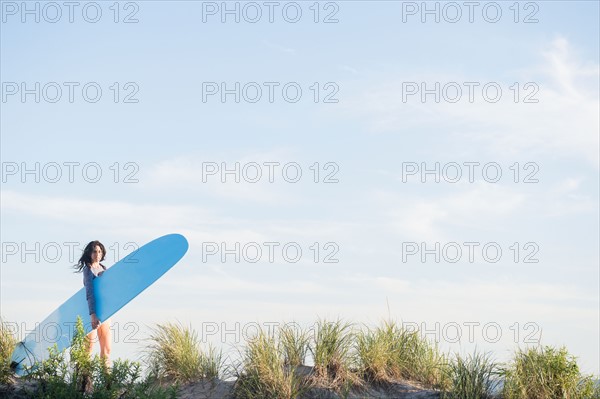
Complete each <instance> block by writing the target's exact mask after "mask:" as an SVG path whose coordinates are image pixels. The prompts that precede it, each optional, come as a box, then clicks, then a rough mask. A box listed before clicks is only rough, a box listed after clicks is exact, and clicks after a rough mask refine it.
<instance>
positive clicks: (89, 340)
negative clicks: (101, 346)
mask: <svg viewBox="0 0 600 399" xmlns="http://www.w3.org/2000/svg"><path fill="white" fill-rule="evenodd" d="M86 338H87V343H88V354H89V355H90V356H92V352H93V351H94V342H96V341H97V340H98V334H97V332H96V330H92V331H90V332H89V334H88V335H87V336H86Z"/></svg>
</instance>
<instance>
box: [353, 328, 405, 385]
mask: <svg viewBox="0 0 600 399" xmlns="http://www.w3.org/2000/svg"><path fill="white" fill-rule="evenodd" d="M399 337H400V335H399V334H398V330H397V326H396V325H395V324H393V323H385V324H384V325H383V326H381V327H378V328H376V329H370V328H367V329H366V330H363V331H360V332H359V333H358V334H357V336H356V352H357V357H358V364H359V366H358V367H359V374H360V376H361V378H363V380H365V381H366V382H368V383H371V384H385V383H390V382H393V381H395V380H397V379H399V378H400V377H401V376H402V367H401V363H400V362H399V360H400V354H401V352H400V345H399V342H398V338H399Z"/></svg>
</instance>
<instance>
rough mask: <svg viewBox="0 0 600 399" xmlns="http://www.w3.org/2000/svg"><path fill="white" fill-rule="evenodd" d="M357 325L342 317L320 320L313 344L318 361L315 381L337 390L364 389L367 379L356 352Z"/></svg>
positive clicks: (315, 368)
mask: <svg viewBox="0 0 600 399" xmlns="http://www.w3.org/2000/svg"><path fill="white" fill-rule="evenodd" d="M352 327H353V325H352V324H350V323H346V322H343V321H342V320H339V319H338V320H336V321H327V320H319V321H318V322H317V323H316V325H315V331H314V335H313V339H312V343H311V345H310V347H309V348H310V352H311V353H312V357H313V361H314V369H313V374H312V376H311V380H312V383H313V384H315V385H316V386H319V387H323V388H330V389H334V390H336V391H348V390H349V389H351V388H360V387H361V386H362V385H363V380H362V379H361V378H360V376H359V374H358V371H357V370H358V367H357V364H356V363H357V362H356V356H355V354H354V353H353V349H354V340H355V333H354V332H353V331H352Z"/></svg>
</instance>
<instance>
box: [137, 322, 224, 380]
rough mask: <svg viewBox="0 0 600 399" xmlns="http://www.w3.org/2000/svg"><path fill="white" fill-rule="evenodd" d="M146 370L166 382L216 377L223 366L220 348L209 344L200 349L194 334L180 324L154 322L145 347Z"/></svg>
mask: <svg viewBox="0 0 600 399" xmlns="http://www.w3.org/2000/svg"><path fill="white" fill-rule="evenodd" d="M145 360H146V363H147V364H148V365H149V368H150V370H151V371H150V373H151V374H152V375H153V376H154V377H155V378H156V379H157V380H159V381H161V382H166V383H191V382H195V381H198V380H201V379H212V378H218V377H219V375H220V373H221V370H222V368H223V360H222V355H221V352H217V351H216V350H215V349H214V348H213V347H211V346H209V348H208V350H207V351H206V353H205V352H203V351H202V350H201V348H200V341H199V339H198V334H197V332H196V331H194V330H193V329H192V328H191V327H184V326H182V325H180V324H173V323H166V324H158V325H157V326H156V327H155V328H152V333H151V335H150V337H149V338H148V344H147V346H146V350H145Z"/></svg>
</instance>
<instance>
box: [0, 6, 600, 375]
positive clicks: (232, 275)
mask: <svg viewBox="0 0 600 399" xmlns="http://www.w3.org/2000/svg"><path fill="white" fill-rule="evenodd" d="M7 3H10V2H2V6H3V7H6V4H7ZM18 3H19V4H20V2H18ZM220 3H221V2H218V4H220ZM433 3H434V2H429V3H428V4H430V5H431V4H433ZM488 3H489V2H488ZM525 3H526V2H521V3H519V7H520V10H521V14H520V18H523V17H524V14H526V13H527V12H529V11H531V10H533V8H529V9H527V10H524V7H525ZM30 4H32V3H30ZM41 4H43V3H41ZM99 4H101V7H102V9H103V17H102V18H101V20H100V22H98V23H97V24H89V23H86V22H85V21H83V20H82V19H81V18H80V14H76V18H77V19H76V21H75V22H74V23H73V24H69V23H68V22H66V21H59V22H58V23H56V24H50V23H47V22H40V23H39V24H36V23H33V22H32V21H29V22H26V23H21V22H20V19H19V18H18V16H12V15H5V14H3V16H4V17H6V22H3V23H2V25H1V38H0V45H1V60H0V67H1V75H2V76H1V80H2V82H3V83H5V82H17V83H20V82H28V83H29V84H33V82H42V85H43V84H45V83H47V82H59V83H62V82H81V84H82V85H83V84H85V83H86V82H98V83H99V84H100V85H101V87H102V88H103V90H104V92H103V94H104V95H103V97H102V99H101V100H100V101H99V102H98V103H94V104H90V103H86V102H85V101H83V100H82V98H81V97H80V96H79V97H76V99H75V102H74V103H69V102H68V101H66V100H64V99H63V100H61V101H59V102H58V103H56V104H51V103H47V102H44V101H42V102H40V103H39V104H36V103H35V102H33V101H32V100H31V98H32V97H28V101H27V102H25V103H22V102H20V101H19V98H18V97H15V96H13V97H9V99H8V100H7V101H6V102H3V103H1V106H2V111H1V112H2V114H1V116H2V120H1V122H0V123H1V125H0V127H1V131H2V137H1V147H2V148H1V150H0V151H1V156H2V162H3V165H4V166H5V167H6V165H7V163H8V162H16V163H17V164H20V163H21V162H26V163H27V165H30V166H31V165H33V163H35V162H40V163H41V165H44V164H46V163H48V162H57V163H59V164H62V163H64V162H81V163H85V162H97V163H98V164H99V165H100V166H101V168H102V171H103V178H102V179H101V181H100V182H98V183H96V184H90V183H87V182H85V181H84V180H83V179H82V178H81V175H76V179H75V180H76V181H75V182H74V183H69V182H67V181H66V178H63V180H62V181H60V182H58V183H56V184H51V183H47V182H44V181H42V182H40V183H39V184H36V183H33V182H32V181H31V177H29V181H28V182H26V183H22V182H21V181H20V178H18V177H15V176H7V177H6V183H4V182H3V184H2V203H1V212H2V215H1V216H2V222H1V233H2V243H3V245H4V247H3V251H4V249H5V246H6V245H9V244H7V243H12V242H16V243H21V242H26V243H27V244H28V245H29V246H30V247H31V246H33V245H34V243H35V242H40V243H41V246H42V247H43V246H44V245H45V244H47V243H49V242H58V243H63V242H81V243H87V242H88V241H90V240H92V239H100V240H101V241H103V242H105V243H107V245H112V244H114V243H119V245H120V246H121V247H122V246H123V245H124V243H126V242H129V241H132V242H137V243H140V244H142V243H144V242H147V241H149V240H151V239H153V238H155V237H157V236H160V235H163V234H167V233H171V232H179V233H182V234H184V235H185V236H186V237H187V238H188V240H189V241H190V245H191V247H190V251H189V253H188V255H187V256H186V257H185V258H184V259H183V260H182V262H181V263H180V264H178V265H177V266H176V267H175V268H174V269H173V270H172V271H171V272H169V274H167V275H166V276H165V277H164V278H163V279H161V280H160V281H158V282H157V283H156V284H155V285H154V286H153V287H151V288H150V289H149V290H148V291H146V292H145V293H143V294H142V295H141V296H140V297H138V298H137V299H136V300H134V301H133V302H132V303H131V304H130V305H128V306H127V307H126V308H124V309H123V310H122V311H121V312H120V313H118V314H117V315H116V316H115V317H114V320H115V321H118V322H120V323H121V324H123V323H126V322H133V323H137V324H139V325H140V326H142V327H141V329H140V331H139V337H143V336H145V334H146V332H147V330H146V328H145V327H143V325H146V324H153V323H156V322H162V321H167V320H169V321H172V320H175V319H178V320H181V321H183V322H185V323H192V325H194V326H195V327H196V328H198V329H199V330H202V328H203V327H202V326H203V324H202V323H208V322H211V323H212V322H216V323H221V322H226V323H230V324H231V323H235V322H240V323H242V322H253V321H262V322H265V321H281V320H286V321H287V320H297V321H300V322H303V323H312V322H314V321H315V320H316V319H317V317H318V316H328V317H337V316H340V317H344V318H347V319H350V320H354V321H356V322H359V323H361V322H364V323H370V324H374V323H377V322H378V321H379V320H380V319H382V318H384V317H387V314H388V308H387V303H388V302H389V306H390V312H391V315H392V316H393V317H395V318H397V319H402V320H405V321H412V322H418V323H420V322H427V323H435V322H458V323H465V322H479V323H481V324H482V325H483V324H485V323H488V322H497V323H499V324H500V325H501V326H502V328H503V336H502V339H501V340H500V341H499V342H498V343H486V342H485V340H484V339H482V338H481V335H479V336H476V338H478V339H476V343H477V345H478V347H479V348H483V349H485V350H492V351H493V352H494V354H495V355H496V356H497V357H498V358H499V359H505V358H506V357H507V355H508V353H509V351H510V350H512V349H514V348H515V343H514V342H513V340H512V338H513V337H512V336H511V334H513V331H512V330H510V329H509V327H510V326H513V325H514V323H515V322H519V323H520V324H521V332H523V331H524V330H523V329H522V325H523V324H524V323H526V322H533V323H536V324H537V325H539V326H540V327H541V329H542V331H543V333H542V343H546V344H552V345H563V344H564V345H567V347H568V348H569V349H570V350H571V351H572V352H573V353H574V354H575V355H577V356H578V357H580V359H581V362H582V365H583V367H584V369H585V370H586V371H588V372H594V373H596V374H597V373H599V370H600V366H599V365H598V360H597V359H598V358H599V357H600V356H599V355H600V352H599V351H600V349H599V347H598V345H599V344H598V335H599V314H598V307H599V286H598V282H599V275H598V265H599V258H598V242H599V240H600V237H599V236H598V216H599V215H598V118H599V112H598V105H599V101H598V77H599V69H598V68H599V55H598V48H599V42H598V40H599V39H598V38H599V36H600V34H599V24H598V14H599V6H598V2H593V1H589V2H566V1H552V2H549V1H541V2H535V3H534V4H536V5H537V7H538V11H537V13H536V15H535V17H536V18H537V19H538V20H539V22H538V23H533V24H524V23H514V22H513V20H512V19H513V11H512V10H511V9H510V8H509V7H511V5H512V4H513V2H498V4H500V7H501V9H502V11H503V14H502V18H501V19H500V21H499V22H498V23H496V24H491V23H488V22H485V21H484V20H483V18H482V17H481V13H477V10H476V13H475V22H474V23H469V22H468V21H466V15H464V16H463V18H464V19H465V20H461V21H460V22H458V23H455V24H452V23H448V22H440V23H434V22H433V21H431V20H430V21H429V22H426V23H421V22H420V20H419V18H418V16H413V17H408V20H407V22H406V23H403V22H402V7H403V4H402V2H393V1H386V2H359V1H355V2H348V1H346V2H336V3H335V4H337V6H338V8H339V10H338V11H337V13H336V17H337V19H338V20H339V22H338V23H333V24H324V23H317V24H315V23H314V22H312V17H313V15H312V11H311V9H310V8H309V7H310V6H311V5H312V4H313V2H302V3H299V4H300V5H301V7H302V10H303V17H302V19H301V20H300V22H298V23H296V24H290V23H287V22H285V21H284V20H283V19H282V18H281V14H276V21H275V22H274V23H272V24H270V23H268V22H259V23H256V24H250V23H245V22H241V23H238V24H236V23H221V22H220V20H219V19H218V17H212V18H210V17H209V19H208V22H207V23H203V22H202V2H191V1H190V2H159V1H156V2H154V1H153V2H150V1H146V2H137V3H136V4H137V5H138V6H139V11H138V12H137V13H136V17H137V18H138V19H139V22H138V23H135V24H123V23H117V24H115V23H113V22H112V16H113V15H112V11H111V10H110V9H109V6H110V5H111V4H112V2H107V3H99ZM122 4H123V3H122ZM229 4H233V2H230V3H229ZM240 4H241V5H243V4H244V3H240ZM259 4H262V3H260V2H259ZM281 4H284V2H281ZM324 4H325V3H321V6H323V7H324ZM419 4H421V2H417V5H419ZM439 4H440V7H443V6H444V5H445V4H446V3H439ZM459 4H462V3H461V2H459ZM481 4H486V3H485V2H482V3H481ZM404 6H406V4H405V5H404ZM3 10H5V8H3ZM130 10H131V9H130ZM329 10H331V9H329ZM121 11H122V12H123V10H121ZM321 11H322V12H323V10H321ZM463 11H464V12H467V10H466V9H464V10H463ZM3 12H4V11H3ZM265 12H266V9H265ZM122 16H123V14H121V17H122ZM321 17H323V14H321ZM236 81H239V82H242V84H244V83H246V82H281V84H282V85H283V84H285V83H286V82H298V84H299V85H300V86H301V87H302V88H303V94H304V95H303V97H302V98H301V100H300V101H299V102H298V103H294V104H291V103H287V102H285V101H283V100H282V98H281V97H277V98H276V101H275V102H274V103H269V102H267V101H265V100H262V101H260V102H258V103H256V104H251V103H248V102H243V101H242V102H240V103H235V102H233V101H231V100H229V101H228V102H227V103H225V104H223V103H221V102H219V101H216V100H214V99H211V100H209V101H208V102H206V103H203V102H202V92H201V90H202V82H228V83H229V84H230V85H233V82H236ZM114 82H120V83H121V84H124V83H126V82H135V83H136V84H137V85H138V87H139V92H138V93H137V94H136V96H135V97H136V98H137V99H139V103H137V104H123V103H118V104H115V103H114V102H112V99H111V95H112V92H111V91H110V89H109V86H111V85H112V84H113V83H114ZM314 82H319V83H320V84H321V85H323V84H325V83H327V82H334V83H335V84H336V85H337V86H338V87H339V92H338V93H337V94H336V95H335V97H336V98H337V99H338V100H339V102H337V103H322V102H320V103H317V104H315V103H314V102H313V101H312V97H311V96H312V92H311V90H310V88H309V87H310V86H311V85H312V84H313V83H314ZM403 82H404V83H405V82H428V84H429V85H430V86H429V87H431V86H432V85H433V82H441V84H442V85H443V84H445V83H448V82H459V83H461V84H462V82H480V83H481V85H483V84H485V83H488V82H497V84H498V85H499V86H500V87H501V88H502V89H503V96H502V100H501V101H499V102H497V103H493V104H491V103H487V102H486V101H484V100H483V99H482V97H481V96H480V95H478V96H476V97H475V100H474V102H473V103H469V102H468V101H466V100H465V97H463V100H461V101H459V102H457V103H449V102H445V101H442V102H440V103H439V104H436V103H435V102H433V101H431V100H428V101H427V102H425V103H421V102H419V101H418V97H412V98H410V99H409V101H407V102H403V101H402V87H403ZM514 82H519V83H520V84H521V86H522V85H523V84H525V83H527V82H534V83H535V84H536V85H537V87H539V91H538V92H537V93H536V95H535V98H536V99H538V100H539V102H538V103H537V104H527V103H522V102H519V103H516V104H515V103H514V102H513V101H512V94H513V92H512V91H511V90H510V88H509V87H510V86H512V85H513V83H514ZM326 92H327V91H323V92H321V94H324V93H326ZM529 92H530V91H526V90H523V91H522V92H521V94H522V95H525V94H527V93H529ZM3 93H4V89H3ZM123 93H125V92H122V94H123ZM476 93H477V92H476ZM229 98H231V97H229ZM430 98H431V97H429V99H430ZM470 161H475V162H480V163H481V164H484V163H487V162H496V163H498V164H499V165H500V166H501V168H502V171H503V179H502V180H501V181H500V182H498V183H487V182H486V181H485V180H483V179H482V178H481V175H480V174H479V175H476V181H475V182H474V183H469V182H468V181H466V178H464V179H463V180H461V182H459V183H456V184H451V183H447V182H442V183H439V184H436V183H433V182H429V183H425V184H423V183H420V182H419V181H418V180H416V179H412V180H409V181H408V182H406V183H403V182H402V163H403V162H417V163H421V162H426V163H428V164H429V165H432V164H433V163H435V162H440V163H442V164H444V163H448V162H457V163H459V164H462V163H463V162H470ZM115 162H119V163H120V167H121V173H122V174H121V176H120V178H121V179H122V178H123V177H124V176H123V174H124V173H126V171H124V170H123V165H124V164H125V163H126V162H134V163H136V164H137V165H139V171H138V172H137V173H136V175H135V177H136V178H138V179H139V182H138V183H137V184H124V183H118V184H115V183H113V182H112V181H111V178H112V173H113V172H112V170H110V169H109V167H110V166H111V165H113V164H114V163H115ZM203 162H217V163H221V162H227V163H229V165H231V164H233V163H235V162H241V163H242V164H245V163H248V162H258V163H263V162H279V163H281V164H285V163H288V162H297V163H298V164H300V165H301V167H302V171H303V178H302V180H301V181H300V182H299V183H296V184H290V183H287V182H285V181H283V180H282V179H281V175H278V176H277V179H276V182H275V183H272V184H271V183H268V182H266V181H265V180H266V178H263V180H262V181H261V182H259V183H257V184H250V183H247V182H241V183H239V184H235V183H228V184H222V183H220V182H219V180H218V179H216V178H212V179H209V181H208V182H206V183H204V182H203V181H202V175H201V172H202V163H203ZM315 162H319V163H320V165H321V168H322V167H323V165H324V164H325V163H327V162H335V163H336V164H337V165H338V166H339V171H338V172H337V174H336V176H335V177H336V178H338V179H339V183H336V184H324V183H318V184H315V183H312V182H311V178H312V171H311V170H310V169H309V167H310V166H311V165H313V164H314V163H315ZM515 162H519V163H520V165H521V167H522V166H523V165H524V164H525V163H527V162H535V163H536V164H537V165H538V166H539V171H538V172H537V174H536V177H537V178H538V179H539V183H537V184H524V183H518V184H515V183H512V182H511V178H512V171H511V170H510V169H509V167H510V166H511V165H513V164H514V163H515ZM65 170H66V169H65ZM130 170H131V169H130ZM465 170H466V169H465ZM479 170H480V169H479ZM321 172H322V175H321V177H323V174H324V173H326V171H324V170H321ZM521 172H522V173H525V171H523V170H521ZM521 177H522V176H521ZM212 241H215V242H222V241H224V242H228V243H230V244H232V243H233V242H236V241H237V242H241V243H242V245H243V244H244V243H247V242H251V241H256V242H265V241H278V242H282V243H285V242H290V241H293V242H298V243H300V244H301V246H302V248H303V250H304V255H303V258H302V260H301V261H300V262H298V263H296V264H290V263H286V262H285V261H284V260H282V258H281V257H280V256H279V257H278V258H277V259H276V261H275V262H274V263H269V262H264V261H263V262H258V263H254V264H253V263H247V262H241V263H239V264H236V263H235V262H232V261H229V262H226V263H222V262H221V261H220V260H219V259H218V258H217V257H212V258H209V259H210V260H209V261H208V262H202V243H203V242H212ZM330 241H331V242H335V243H337V245H338V246H339V252H338V253H337V255H336V258H337V259H339V263H322V262H321V263H316V264H315V263H314V262H312V261H311V256H312V252H311V251H310V249H309V247H310V246H311V245H312V243H314V242H320V243H321V244H324V243H326V242H330ZM412 241H415V242H421V241H425V242H428V243H431V245H433V243H434V242H436V241H437V242H441V243H442V244H443V243H447V242H454V241H455V242H460V243H462V242H465V241H479V242H481V243H486V242H490V241H494V242H498V243H499V245H500V246H501V247H502V248H503V250H504V254H503V257H502V259H501V261H500V262H498V263H495V264H492V263H488V262H485V261H483V260H482V259H481V257H479V258H478V259H476V261H475V262H474V263H469V262H468V261H465V260H464V258H463V260H462V261H460V262H458V263H448V262H441V263H439V264H437V263H435V262H433V261H429V262H427V263H422V262H420V261H419V260H418V257H413V258H411V261H410V262H407V263H403V262H402V242H412ZM514 242H519V243H521V245H523V244H524V243H526V242H535V243H537V245H538V246H539V252H538V253H537V254H536V258H537V259H539V263H515V262H513V261H512V260H511V256H512V252H511V251H510V249H509V247H510V246H511V245H512V244H513V243H514ZM326 252H327V251H324V252H323V253H322V254H324V253H326ZM20 255H21V254H20V253H19V254H17V255H10V256H8V255H6V254H5V253H3V259H2V273H1V282H0V291H1V292H0V299H1V302H2V308H1V309H0V311H1V314H2V316H3V317H4V318H6V319H8V320H15V321H18V322H25V323H29V324H31V325H32V324H33V323H35V322H36V321H40V320H42V319H43V318H44V317H45V316H46V315H47V314H49V313H50V312H51V311H52V310H54V308H55V307H56V306H58V305H60V303H62V302H63V301H64V300H65V299H66V298H68V297H69V296H70V295H71V294H72V293H73V292H75V291H76V290H77V289H79V288H80V284H81V282H80V276H78V275H73V274H72V273H70V271H69V269H68V267H69V259H68V257H67V256H66V254H63V257H61V258H60V259H59V261H57V262H54V263H51V262H47V259H42V260H41V261H40V262H39V263H36V262H35V261H34V260H33V259H32V257H31V256H30V257H28V258H27V259H26V260H25V262H22V261H21V258H20ZM108 260H109V262H107V263H108V265H110V264H112V260H111V259H108ZM204 325H205V324H204ZM213 338H214V337H213ZM519 343H520V344H521V345H523V340H522V339H521V340H520V342H519ZM442 345H444V347H445V348H447V349H450V350H455V351H466V350H471V349H472V347H473V346H474V345H473V344H471V343H469V342H466V341H463V342H461V343H460V344H451V343H449V342H442ZM139 347H140V346H139V345H135V344H131V343H128V344H126V343H122V342H120V343H117V344H116V345H115V350H114V355H115V356H133V353H134V352H135V351H136V350H138V349H139Z"/></svg>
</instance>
